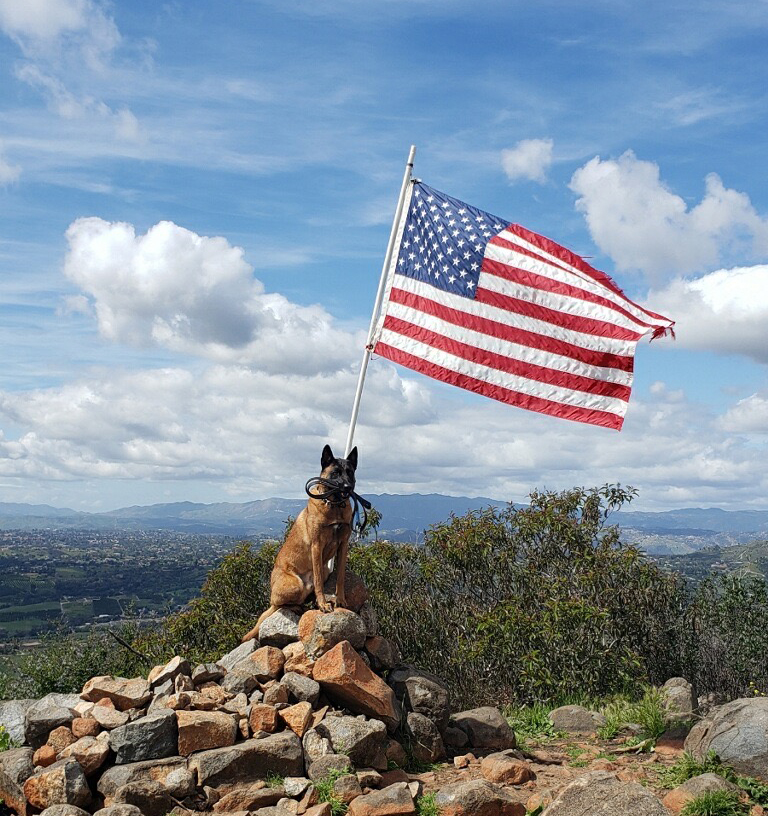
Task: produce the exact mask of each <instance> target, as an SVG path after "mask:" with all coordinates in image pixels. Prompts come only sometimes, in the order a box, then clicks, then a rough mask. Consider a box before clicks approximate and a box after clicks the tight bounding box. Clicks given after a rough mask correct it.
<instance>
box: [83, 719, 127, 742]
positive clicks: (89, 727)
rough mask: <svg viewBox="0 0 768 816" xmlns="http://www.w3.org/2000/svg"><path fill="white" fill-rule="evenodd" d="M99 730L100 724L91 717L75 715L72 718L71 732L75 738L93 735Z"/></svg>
mask: <svg viewBox="0 0 768 816" xmlns="http://www.w3.org/2000/svg"><path fill="white" fill-rule="evenodd" d="M126 722H127V720H126ZM100 732H101V726H100V725H99V723H98V722H97V721H96V720H94V719H93V718H92V717H75V719H74V720H72V733H73V734H74V736H75V737H77V739H80V737H95V736H97V735H98V734H99V733H100Z"/></svg>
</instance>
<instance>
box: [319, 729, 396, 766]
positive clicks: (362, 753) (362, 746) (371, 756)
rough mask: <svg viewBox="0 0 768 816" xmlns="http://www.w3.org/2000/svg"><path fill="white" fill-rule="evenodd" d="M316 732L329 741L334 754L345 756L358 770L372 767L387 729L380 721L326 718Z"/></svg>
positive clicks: (381, 747)
mask: <svg viewBox="0 0 768 816" xmlns="http://www.w3.org/2000/svg"><path fill="white" fill-rule="evenodd" d="M316 730H317V733H318V734H320V736H321V737H325V738H326V739H327V740H329V741H330V743H331V747H332V748H333V751H334V753H337V754H341V753H343V754H346V755H347V756H348V757H349V758H350V760H352V764H353V765H355V766H356V767H358V768H369V767H373V766H374V765H375V764H376V761H377V759H378V757H379V754H380V753H381V751H382V749H383V747H384V744H385V743H386V741H387V729H386V727H385V725H384V723H383V722H381V720H364V719H359V718H357V717H326V718H325V719H324V720H323V721H322V722H320V723H318V724H317V726H316Z"/></svg>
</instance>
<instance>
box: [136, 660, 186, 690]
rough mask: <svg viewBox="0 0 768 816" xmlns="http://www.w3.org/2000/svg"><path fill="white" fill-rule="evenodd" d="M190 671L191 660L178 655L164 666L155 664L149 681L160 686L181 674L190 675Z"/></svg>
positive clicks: (152, 684) (148, 678) (151, 684)
mask: <svg viewBox="0 0 768 816" xmlns="http://www.w3.org/2000/svg"><path fill="white" fill-rule="evenodd" d="M190 671H191V668H190V665H189V661H188V660H185V659H184V658H183V657H179V655H176V656H175V657H172V658H171V659H170V660H169V661H168V662H167V663H165V664H163V665H162V666H155V668H154V669H152V671H151V672H150V673H149V676H148V677H147V682H148V683H149V685H150V686H160V685H162V684H163V683H166V682H167V681H168V680H175V679H176V677H177V676H178V675H180V674H186V675H189V673H190Z"/></svg>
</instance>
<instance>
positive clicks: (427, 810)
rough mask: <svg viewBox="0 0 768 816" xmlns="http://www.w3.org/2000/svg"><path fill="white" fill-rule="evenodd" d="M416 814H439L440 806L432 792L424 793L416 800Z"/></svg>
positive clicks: (431, 815) (421, 815) (417, 815)
mask: <svg viewBox="0 0 768 816" xmlns="http://www.w3.org/2000/svg"><path fill="white" fill-rule="evenodd" d="M416 816H440V807H439V805H438V804H437V802H436V801H435V794H434V793H425V794H424V796H422V797H421V799H418V800H417V801H416Z"/></svg>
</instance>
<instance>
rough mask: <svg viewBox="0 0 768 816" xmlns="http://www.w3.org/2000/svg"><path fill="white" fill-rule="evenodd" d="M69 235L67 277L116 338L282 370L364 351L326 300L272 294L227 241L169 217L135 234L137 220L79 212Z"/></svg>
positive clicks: (326, 367) (329, 365)
mask: <svg viewBox="0 0 768 816" xmlns="http://www.w3.org/2000/svg"><path fill="white" fill-rule="evenodd" d="M67 240H68V242H69V251H68V253H67V257H66V260H65V264H64V274H65V275H66V276H67V277H68V278H69V279H70V280H71V281H72V282H73V283H75V284H76V285H77V286H78V287H80V289H81V290H82V292H83V293H84V294H85V295H87V296H88V298H89V300H90V302H91V304H92V306H93V309H94V311H95V314H96V318H97V321H98V327H99V331H100V332H101V334H102V335H103V336H104V337H105V338H107V339H109V340H113V341H117V342H121V343H127V344H130V345H135V346H151V345H155V346H159V347H163V348H167V349H171V350H172V351H176V352H180V353H184V354H191V355H195V356H201V357H205V358H209V359H213V360H217V361H220V362H227V363H237V364H245V365H251V366H254V367H257V368H260V369H262V370H266V371H281V372H284V373H285V374H293V373H297V372H315V371H333V370H337V369H339V368H340V367H346V366H349V365H351V364H352V363H353V362H354V361H355V360H356V358H357V354H358V349H360V348H362V346H361V339H360V338H356V337H355V336H354V335H353V334H350V333H349V332H345V331H342V330H340V329H338V328H337V327H336V326H335V325H334V320H333V317H332V316H331V315H330V314H329V313H328V312H327V311H325V309H323V308H322V307H321V306H298V305H296V304H294V303H292V302H290V301H289V300H288V299H287V298H285V297H283V296H282V295H279V294H276V293H267V292H265V291H264V287H263V285H262V284H261V282H260V281H258V280H256V279H255V278H254V277H253V270H252V268H251V266H250V265H249V264H248V263H246V261H245V260H244V258H243V251H242V250H241V249H240V248H238V247H233V246H231V245H230V244H229V243H228V242H227V241H226V240H225V239H224V238H208V237H203V236H200V235H197V234H195V233H194V232H191V231H189V230H186V229H184V228H183V227H179V226H177V225H176V224H173V223H171V222H169V221H162V222H160V223H159V224H155V226H153V227H151V228H150V229H149V230H148V231H147V233H146V234H145V235H136V232H135V230H134V228H133V226H131V225H130V224H126V223H109V222H107V221H103V220H102V219H100V218H80V219H78V220H77V221H75V222H74V223H73V224H72V225H71V226H70V227H69V229H68V230H67Z"/></svg>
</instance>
